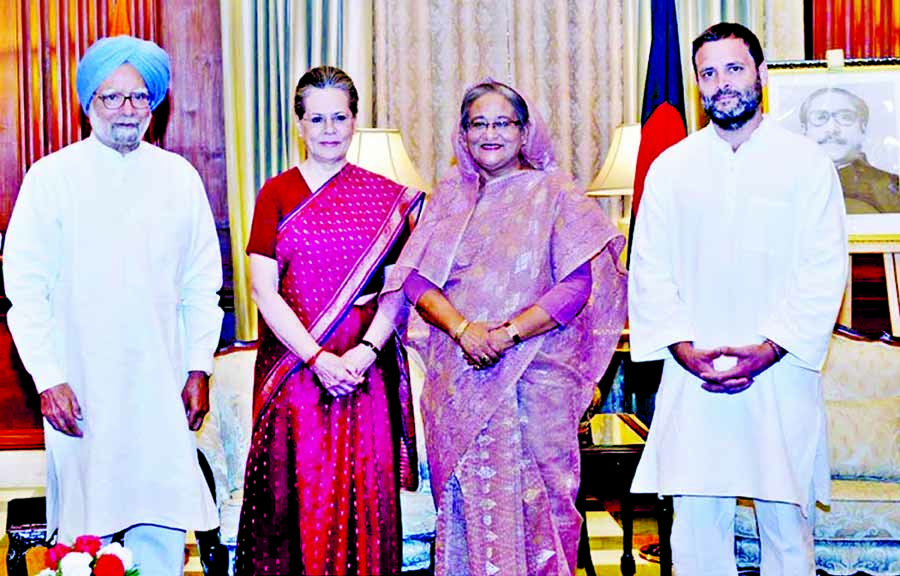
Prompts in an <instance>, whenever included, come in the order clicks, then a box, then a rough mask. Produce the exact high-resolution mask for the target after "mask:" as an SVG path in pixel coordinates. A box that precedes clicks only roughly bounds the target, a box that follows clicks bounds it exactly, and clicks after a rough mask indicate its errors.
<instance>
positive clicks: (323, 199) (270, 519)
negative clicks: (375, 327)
mask: <svg viewBox="0 0 900 576" xmlns="http://www.w3.org/2000/svg"><path fill="white" fill-rule="evenodd" d="M288 181H289V180H287V179H285V180H283V182H288ZM270 185H274V186H277V185H280V184H279V181H278V178H276V179H273V181H271V182H270V183H268V184H267V186H270ZM420 196H421V194H420V193H418V192H416V191H413V190H410V189H407V188H404V187H402V186H400V185H398V184H396V183H394V182H391V181H390V180H386V179H384V178H382V177H380V176H377V175H375V174H372V173H370V172H368V171H366V170H363V169H361V168H358V167H356V166H353V165H349V164H348V165H347V166H345V167H344V169H343V170H341V172H339V173H338V174H337V175H336V176H335V177H334V178H332V179H331V180H330V181H329V182H328V183H326V184H325V185H324V186H323V187H322V189H320V190H319V191H318V192H317V193H316V194H314V195H312V196H311V197H309V198H307V199H306V200H304V201H303V202H302V203H301V204H300V205H299V206H298V207H297V208H296V209H295V210H294V211H293V212H292V213H290V214H289V215H287V216H286V217H285V218H284V219H283V221H282V222H281V223H280V224H279V226H278V231H277V237H276V247H275V256H276V260H277V262H278V270H279V279H280V288H279V292H280V294H281V295H282V297H283V298H284V299H285V301H286V302H287V303H288V305H289V306H290V307H291V309H292V310H293V311H294V312H295V313H296V314H297V316H298V318H299V319H300V320H301V321H302V322H303V324H304V325H305V326H306V327H307V329H308V330H309V332H310V333H311V334H312V335H313V337H315V338H316V339H317V340H318V341H319V342H320V343H321V344H322V345H323V346H324V348H325V349H326V350H328V351H330V352H334V353H335V354H338V355H340V354H342V353H343V352H344V351H346V350H348V349H350V348H352V347H353V346H355V345H356V344H357V343H358V342H359V340H360V339H361V338H362V337H363V335H364V334H365V331H366V329H367V327H368V325H369V323H370V322H371V320H372V318H373V316H374V314H375V311H376V303H375V300H370V301H369V302H368V303H366V304H364V305H361V306H360V305H354V302H355V301H356V300H357V298H358V297H359V296H360V294H362V293H363V291H364V289H366V288H367V286H368V289H366V291H367V292H368V291H369V290H371V289H372V285H373V284H376V287H375V289H376V290H377V284H378V282H377V280H378V279H379V278H380V274H381V273H382V269H383V266H384V264H385V261H386V259H388V258H389V257H390V254H391V252H392V248H394V247H395V246H396V245H397V244H398V240H399V239H400V238H401V235H402V233H403V232H404V230H405V226H406V222H407V217H408V216H409V214H410V212H411V211H412V210H414V209H415V208H416V207H417V206H418V204H419V201H420ZM398 247H399V246H398ZM260 324H261V328H260V346H259V356H258V359H257V364H256V378H255V387H254V425H253V435H252V438H251V446H250V454H249V456H248V460H247V471H246V477H245V483H244V491H245V493H244V504H243V507H242V510H241V520H240V528H239V534H238V552H237V559H236V573H238V574H394V573H398V572H399V570H400V523H399V512H398V501H399V496H398V489H399V486H398V479H397V473H396V469H397V462H396V458H395V454H396V442H395V440H396V438H397V437H398V433H399V428H400V427H401V422H400V420H401V418H400V415H399V414H398V412H399V410H398V406H397V405H398V398H397V397H398V390H397V387H398V385H397V380H398V378H397V376H398V373H397V372H398V370H397V366H396V356H393V355H391V354H390V351H388V350H385V351H383V352H382V354H381V355H380V356H379V359H378V360H377V361H376V363H375V364H373V366H372V367H371V368H370V369H369V372H368V374H367V377H366V381H365V382H364V384H363V385H361V386H360V388H359V389H358V390H357V391H356V392H354V393H353V394H350V395H348V396H344V397H340V398H333V397H332V396H330V395H329V394H328V393H327V392H326V391H325V390H324V389H323V388H322V387H321V385H320V384H319V382H318V380H317V378H316V377H315V376H314V375H313V373H312V372H311V371H310V370H308V369H306V367H305V366H304V365H303V363H302V362H301V361H300V360H299V358H297V357H296V356H295V355H293V354H292V353H291V352H289V351H288V350H287V349H286V348H285V347H284V345H283V344H282V343H281V342H280V341H279V340H278V339H277V338H276V337H275V336H274V335H273V334H272V333H271V332H270V331H269V330H268V329H267V328H266V327H265V323H264V322H261V323H260Z"/></svg>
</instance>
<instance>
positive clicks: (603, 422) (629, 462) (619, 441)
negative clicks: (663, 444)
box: [576, 414, 672, 576]
mask: <svg viewBox="0 0 900 576" xmlns="http://www.w3.org/2000/svg"><path fill="white" fill-rule="evenodd" d="M579 438H580V440H581V489H580V490H579V492H578V500H577V502H576V506H577V507H578V510H579V511H580V512H581V515H582V519H583V522H582V525H581V539H580V541H579V543H578V565H579V567H582V568H584V569H585V571H586V572H587V574H588V576H595V572H594V564H593V562H592V561H591V550H590V540H589V536H588V531H587V517H586V507H585V499H586V497H587V496H588V495H592V496H596V497H601V498H603V497H609V498H614V499H618V500H619V502H620V503H621V516H622V560H621V562H620V567H621V571H622V575H623V576H634V574H635V564H634V555H633V554H632V548H633V542H632V539H633V531H634V527H633V522H634V515H633V510H632V507H633V505H634V503H633V500H632V496H631V482H632V480H633V479H634V472H635V470H636V469H637V465H638V461H640V459H641V454H642V453H643V451H644V443H645V441H646V440H647V426H646V425H644V423H643V422H641V421H640V420H639V419H638V418H637V417H636V416H634V415H633V414H595V415H594V416H593V417H592V418H591V421H590V428H589V429H588V430H585V431H584V433H582V434H579ZM657 502H658V503H657V507H656V520H657V523H658V526H659V542H660V563H659V565H660V575H661V576H671V574H672V550H671V547H670V545H669V537H670V535H671V531H672V504H671V499H670V498H662V499H659V500H658V501H657Z"/></svg>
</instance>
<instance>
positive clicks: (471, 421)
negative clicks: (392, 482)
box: [382, 80, 625, 576]
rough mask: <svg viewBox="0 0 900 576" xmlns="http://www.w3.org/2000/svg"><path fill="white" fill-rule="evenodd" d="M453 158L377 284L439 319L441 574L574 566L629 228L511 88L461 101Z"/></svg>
mask: <svg viewBox="0 0 900 576" xmlns="http://www.w3.org/2000/svg"><path fill="white" fill-rule="evenodd" d="M461 113H462V118H461V121H460V126H459V129H458V131H457V134H455V138H454V147H455V152H456V159H457V166H456V167H455V168H454V169H453V171H452V173H451V174H450V176H449V177H448V178H446V179H445V180H443V181H442V182H441V184H440V186H439V187H438V189H437V191H435V193H434V194H433V195H432V198H431V200H430V203H429V205H428V207H427V208H426V210H425V213H424V215H423V217H422V220H421V221H420V222H419V225H418V226H417V228H416V230H415V232H414V233H413V235H412V237H411V238H410V240H409V242H407V244H406V246H405V247H404V250H403V253H402V254H401V256H400V259H399V260H398V262H397V265H396V266H395V267H394V269H393V270H392V271H391V274H390V276H389V278H388V281H387V284H386V286H385V288H384V290H383V291H382V301H383V302H388V301H391V300H394V299H400V298H401V297H403V298H405V299H406V300H407V301H408V302H411V303H413V304H415V305H416V307H417V309H418V310H419V312H420V313H421V314H422V316H423V317H424V318H425V320H426V321H428V322H429V324H430V325H431V326H430V327H429V332H428V335H427V338H425V339H424V340H422V341H413V342H412V344H413V346H415V347H417V348H418V349H419V351H420V352H421V355H422V357H423V360H424V363H425V366H426V383H425V389H424V391H423V396H422V406H421V409H422V415H423V418H424V423H425V439H426V445H427V453H428V461H429V465H430V466H431V471H432V490H433V493H434V496H435V502H436V506H437V509H438V519H437V537H436V538H437V539H436V547H435V573H436V574H438V575H453V576H459V575H493V574H502V575H504V576H506V575H522V576H525V575H528V576H533V575H545V574H546V575H563V574H565V575H568V574H572V573H573V572H574V570H575V563H576V550H577V546H578V537H579V530H580V525H581V524H580V523H581V518H580V515H579V514H578V512H577V511H576V509H575V498H576V495H577V492H578V485H579V466H580V459H579V449H578V440H577V429H578V422H579V419H580V418H581V416H582V414H583V413H584V411H585V409H586V408H587V406H588V404H589V402H590V399H591V397H592V394H593V389H594V386H595V383H596V382H597V381H598V380H599V378H600V376H601V375H602V373H603V371H604V370H605V368H606V366H607V364H608V363H609V360H610V358H611V355H612V352H613V349H614V347H615V344H616V342H617V341H618V339H619V335H620V331H621V328H622V326H623V324H624V320H625V274H624V272H623V271H622V270H621V268H620V264H619V253H620V251H621V249H622V246H623V244H624V240H623V238H622V236H621V235H620V234H619V233H618V232H617V231H616V230H615V229H614V228H613V227H612V226H611V225H610V223H609V222H608V221H607V219H606V217H605V216H604V214H603V213H602V211H601V210H600V209H599V207H598V206H597V205H596V204H595V203H594V202H593V201H591V200H589V199H587V198H585V197H584V196H583V195H582V194H581V193H580V191H578V190H576V189H575V188H574V186H573V184H572V182H571V180H570V179H569V178H568V177H566V176H565V175H563V174H561V173H560V172H559V171H558V170H557V167H556V163H555V161H554V155H553V151H552V149H551V146H550V140H549V136H548V134H547V132H546V130H545V128H544V125H543V123H542V122H541V121H540V119H539V118H537V117H536V115H535V113H534V111H531V112H530V113H529V110H528V106H527V104H526V103H525V101H524V99H522V98H521V96H520V95H519V94H517V93H516V92H515V91H513V90H512V89H511V88H509V87H508V86H506V85H504V84H500V83H498V82H494V81H490V80H488V81H485V82H483V83H481V84H479V85H476V86H474V87H473V88H470V89H469V90H468V91H467V93H466V97H465V98H464V100H463V106H462V111H461Z"/></svg>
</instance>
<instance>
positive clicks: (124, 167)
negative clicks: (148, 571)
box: [4, 136, 222, 542]
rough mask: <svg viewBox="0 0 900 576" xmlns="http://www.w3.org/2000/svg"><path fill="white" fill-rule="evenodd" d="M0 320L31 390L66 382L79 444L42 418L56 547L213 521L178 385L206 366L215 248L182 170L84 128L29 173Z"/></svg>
mask: <svg viewBox="0 0 900 576" xmlns="http://www.w3.org/2000/svg"><path fill="white" fill-rule="evenodd" d="M4 278H5V281H6V291H7V294H8V296H9V298H10V300H11V301H12V309H11V310H10V312H9V327H10V330H11V332H12V334H13V338H14V340H15V342H16V345H17V347H18V350H19V353H20V354H21V356H22V360H23V362H24V364H25V367H26V368H27V369H28V371H29V372H30V373H31V375H32V376H33V377H34V380H35V383H36V385H37V389H38V391H39V392H40V391H43V390H46V389H47V388H50V387H52V386H55V385H57V384H60V383H62V382H68V383H69V385H70V386H71V387H72V389H73V390H74V392H75V394H76V396H77V397H78V401H79V403H80V404H81V408H82V413H83V416H84V420H83V421H82V422H81V428H82V430H83V431H84V438H73V437H69V436H65V435H63V434H61V433H59V432H57V431H56V430H54V429H53V428H51V427H50V425H49V424H47V422H46V420H45V423H44V432H45V439H46V446H47V497H48V502H47V505H48V508H47V511H48V526H49V528H50V530H51V531H52V530H53V529H54V528H56V526H57V523H58V527H59V529H60V533H59V537H60V541H61V542H70V541H71V540H72V539H73V538H74V537H75V536H77V535H80V534H97V535H106V534H110V533H112V532H116V531H118V530H122V529H124V528H127V527H128V526H131V525H133V524H138V523H152V524H159V525H163V526H169V527H173V528H182V529H198V530H200V529H210V528H212V527H215V526H216V525H217V518H216V512H215V506H214V504H213V502H212V499H211V497H210V494H209V490H208V489H207V487H206V483H205V482H204V479H203V476H202V474H201V472H200V469H199V466H198V464H197V454H196V448H195V445H194V436H193V433H192V432H191V431H190V430H189V429H188V424H187V419H186V417H185V411H184V406H183V404H182V401H181V390H182V388H183V386H184V383H185V379H186V377H187V372H188V371H189V370H203V371H206V372H210V371H211V369H212V356H213V353H214V351H215V347H216V345H217V342H218V337H219V331H220V328H221V322H222V311H221V310H220V309H219V307H218V296H217V295H216V291H217V290H218V289H219V288H220V287H221V284H222V266H221V256H220V254H219V245H218V241H217V238H216V231H215V225H214V222H213V219H212V214H211V211H210V207H209V202H208V200H207V198H206V194H205V192H204V189H203V183H202V181H201V180H200V177H199V175H198V174H197V171H196V170H194V168H193V167H192V166H191V165H190V164H189V163H188V162H187V161H186V160H184V159H183V158H181V157H180V156H178V155H176V154H172V153H170V152H166V151H164V150H162V149H160V148H157V147H155V146H152V145H150V144H147V143H141V145H140V147H139V148H138V149H137V150H135V151H134V152H131V153H129V154H127V155H125V156H122V155H121V154H119V153H118V152H116V151H114V150H112V149H111V148H108V147H107V146H105V145H103V144H101V143H100V142H99V141H98V140H97V139H96V138H95V137H93V136H92V137H90V138H88V139H87V140H84V141H82V142H79V143H76V144H73V145H71V146H68V147H66V148H64V149H62V150H60V151H59V152H57V153H55V154H51V155H50V156H47V157H45V158H43V159H41V160H40V161H38V162H36V163H35V164H34V166H32V168H31V170H29V171H28V174H27V175H26V176H25V180H24V182H23V183H22V188H21V191H20V192H19V197H18V200H17V202H16V206H15V210H14V211H13V215H12V219H11V220H10V224H9V229H8V231H7V239H6V248H5V253H4Z"/></svg>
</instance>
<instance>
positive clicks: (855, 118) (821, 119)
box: [806, 108, 859, 128]
mask: <svg viewBox="0 0 900 576" xmlns="http://www.w3.org/2000/svg"><path fill="white" fill-rule="evenodd" d="M831 118H834V121H835V122H837V123H838V124H839V125H841V126H845V127H849V126H853V125H854V124H856V123H857V122H859V114H857V113H856V110H850V109H848V108H844V109H841V110H835V111H834V112H831V111H829V110H810V112H809V114H807V115H806V121H807V122H808V123H809V125H810V126H815V127H816V128H818V127H820V126H824V125H825V124H827V123H828V121H829V120H830V119H831Z"/></svg>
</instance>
